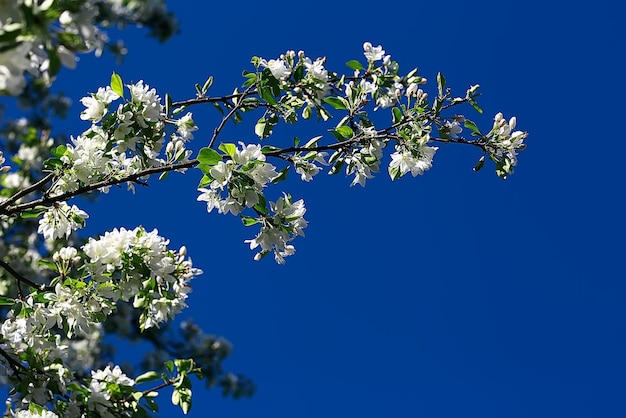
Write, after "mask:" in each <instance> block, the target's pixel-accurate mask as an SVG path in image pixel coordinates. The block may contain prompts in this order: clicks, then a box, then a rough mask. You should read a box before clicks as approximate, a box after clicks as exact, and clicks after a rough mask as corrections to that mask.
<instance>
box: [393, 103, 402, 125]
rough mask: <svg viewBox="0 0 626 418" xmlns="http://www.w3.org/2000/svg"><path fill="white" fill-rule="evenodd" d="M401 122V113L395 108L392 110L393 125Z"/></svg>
mask: <svg viewBox="0 0 626 418" xmlns="http://www.w3.org/2000/svg"><path fill="white" fill-rule="evenodd" d="M401 120H402V111H401V110H400V109H398V108H397V107H394V108H393V123H398V122H400V121H401Z"/></svg>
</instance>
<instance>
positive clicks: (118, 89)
mask: <svg viewBox="0 0 626 418" xmlns="http://www.w3.org/2000/svg"><path fill="white" fill-rule="evenodd" d="M111 90H113V91H114V92H115V93H117V95H118V96H120V97H124V83H122V77H120V76H119V75H118V74H117V73H116V72H113V74H111Z"/></svg>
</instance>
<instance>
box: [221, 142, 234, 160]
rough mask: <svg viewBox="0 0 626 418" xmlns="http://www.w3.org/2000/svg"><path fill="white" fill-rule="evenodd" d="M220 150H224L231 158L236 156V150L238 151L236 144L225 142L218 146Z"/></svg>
mask: <svg viewBox="0 0 626 418" xmlns="http://www.w3.org/2000/svg"><path fill="white" fill-rule="evenodd" d="M217 148H218V149H219V150H220V151H224V152H225V153H226V154H227V155H228V156H229V157H230V158H235V152H237V146H236V145H235V144H230V143H224V144H220V146H219V147H217Z"/></svg>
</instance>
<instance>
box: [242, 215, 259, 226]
mask: <svg viewBox="0 0 626 418" xmlns="http://www.w3.org/2000/svg"><path fill="white" fill-rule="evenodd" d="M241 222H243V224H244V225H245V226H251V225H254V224H257V223H259V222H260V221H259V220H258V219H257V218H252V217H250V216H242V217H241Z"/></svg>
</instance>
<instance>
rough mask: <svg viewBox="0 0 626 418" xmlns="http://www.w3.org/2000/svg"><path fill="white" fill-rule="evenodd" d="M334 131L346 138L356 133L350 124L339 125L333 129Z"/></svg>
mask: <svg viewBox="0 0 626 418" xmlns="http://www.w3.org/2000/svg"><path fill="white" fill-rule="evenodd" d="M333 131H334V132H336V133H338V134H339V135H340V136H341V137H342V138H345V139H349V138H352V136H353V135H354V132H353V131H352V128H350V127H349V126H345V125H344V126H338V127H337V128H335V129H333Z"/></svg>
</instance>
